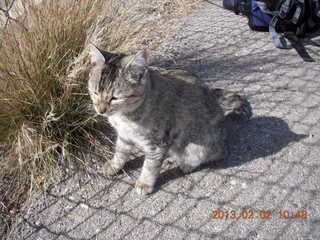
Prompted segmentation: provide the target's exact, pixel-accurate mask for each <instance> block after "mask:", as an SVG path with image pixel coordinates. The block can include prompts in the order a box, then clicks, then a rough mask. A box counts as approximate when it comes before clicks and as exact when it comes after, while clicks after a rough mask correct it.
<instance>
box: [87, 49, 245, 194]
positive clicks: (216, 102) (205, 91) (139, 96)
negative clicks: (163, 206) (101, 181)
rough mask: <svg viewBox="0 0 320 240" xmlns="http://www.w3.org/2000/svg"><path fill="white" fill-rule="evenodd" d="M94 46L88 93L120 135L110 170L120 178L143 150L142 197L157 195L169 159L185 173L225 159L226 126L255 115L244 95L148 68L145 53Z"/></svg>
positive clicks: (139, 182)
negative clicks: (157, 182)
mask: <svg viewBox="0 0 320 240" xmlns="http://www.w3.org/2000/svg"><path fill="white" fill-rule="evenodd" d="M90 48H91V49H90V56H91V63H92V68H91V71H90V76H89V81H88V88H89V93H90V96H91V99H92V101H93V105H94V108H95V110H96V112H97V113H98V114H100V115H102V116H104V117H106V118H108V120H109V122H110V124H111V125H112V126H113V128H114V129H115V130H116V133H117V140H116V147H115V153H114V157H113V159H112V160H111V162H108V163H106V165H105V172H106V174H107V175H114V174H116V173H117V172H119V170H121V169H122V168H123V167H124V165H125V163H126V162H127V161H128V160H129V159H130V157H131V155H132V153H133V152H136V149H139V150H141V151H142V153H143V154H144V156H145V160H144V163H143V167H142V171H141V175H140V177H139V178H138V180H137V181H136V185H135V188H136V190H137V192H138V193H139V194H142V195H145V194H148V193H151V192H152V191H153V189H154V186H155V183H156V180H157V178H158V176H159V173H160V168H161V164H162V162H163V160H164V159H166V158H170V159H171V160H174V161H175V162H176V163H177V164H178V165H179V168H180V169H181V170H182V171H183V172H184V173H189V172H191V171H193V170H194V169H195V168H196V167H198V166H199V165H200V164H202V163H205V162H208V161H215V160H219V159H223V158H224V142H225V137H226V133H225V127H224V125H223V123H224V122H225V120H226V119H227V118H229V117H232V118H235V117H236V118H237V117H240V118H241V117H246V118H249V117H250V115H251V108H250V105H249V103H248V102H247V100H246V99H245V98H244V97H241V96H239V95H237V94H234V93H232V92H228V91H226V90H222V89H209V88H207V87H205V86H202V85H200V84H198V83H197V78H196V76H194V75H192V74H189V73H187V72H184V71H182V70H170V71H169V70H163V69H159V68H154V67H151V66H149V53H148V51H146V50H143V51H140V52H138V53H137V54H134V55H125V54H122V53H111V52H107V51H102V50H100V49H98V48H96V47H95V46H93V45H91V46H90Z"/></svg>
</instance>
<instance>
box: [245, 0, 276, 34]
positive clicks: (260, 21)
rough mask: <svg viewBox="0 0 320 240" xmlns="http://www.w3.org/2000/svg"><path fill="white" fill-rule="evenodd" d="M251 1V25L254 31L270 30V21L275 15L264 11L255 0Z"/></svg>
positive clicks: (249, 16)
mask: <svg viewBox="0 0 320 240" xmlns="http://www.w3.org/2000/svg"><path fill="white" fill-rule="evenodd" d="M250 2H251V8H250V13H249V15H248V19H249V22H248V24H249V27H250V28H251V29H252V30H254V31H262V32H268V31H269V23H270V21H271V19H272V17H273V16H272V15H270V14H267V13H265V12H263V11H262V10H261V8H260V7H259V6H258V4H257V2H256V1H255V0H252V1H250Z"/></svg>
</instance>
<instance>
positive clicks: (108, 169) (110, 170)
mask: <svg viewBox="0 0 320 240" xmlns="http://www.w3.org/2000/svg"><path fill="white" fill-rule="evenodd" d="M119 171H120V169H119V168H116V167H114V166H112V164H111V163H110V162H107V163H105V164H104V166H103V172H104V174H106V175H107V176H109V177H111V176H114V175H116V174H117V173H118V172H119Z"/></svg>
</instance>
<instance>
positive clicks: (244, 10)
mask: <svg viewBox="0 0 320 240" xmlns="http://www.w3.org/2000/svg"><path fill="white" fill-rule="evenodd" d="M223 7H224V8H226V9H228V10H231V11H233V12H234V13H236V14H240V15H244V16H247V18H248V20H249V21H248V25H249V27H250V28H251V29H252V30H254V31H264V32H267V31H268V30H269V22H270V21H271V19H272V15H271V14H267V13H265V12H264V11H262V10H261V9H260V7H259V6H258V4H257V2H256V0H223Z"/></svg>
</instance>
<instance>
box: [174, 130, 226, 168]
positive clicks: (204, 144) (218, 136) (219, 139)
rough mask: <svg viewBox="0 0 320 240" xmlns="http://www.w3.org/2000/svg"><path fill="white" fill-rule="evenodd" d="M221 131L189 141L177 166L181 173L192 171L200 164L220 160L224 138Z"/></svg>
mask: <svg viewBox="0 0 320 240" xmlns="http://www.w3.org/2000/svg"><path fill="white" fill-rule="evenodd" d="M224 139H225V138H224V133H223V132H222V131H218V132H215V137H213V136H212V135H207V139H204V138H202V141H199V143H198V144H196V143H192V142H191V143H189V144H188V145H187V146H186V147H185V150H184V153H183V155H182V156H181V159H182V161H180V164H179V168H180V169H181V171H182V172H183V173H190V172H192V171H194V170H195V169H196V168H197V167H199V166H200V165H201V164H204V163H208V162H212V161H219V160H222V159H223V158H224V156H225V146H224V145H225V140H224Z"/></svg>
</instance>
